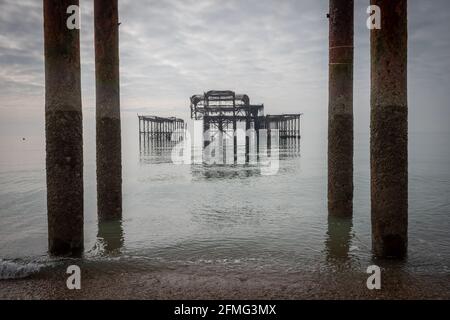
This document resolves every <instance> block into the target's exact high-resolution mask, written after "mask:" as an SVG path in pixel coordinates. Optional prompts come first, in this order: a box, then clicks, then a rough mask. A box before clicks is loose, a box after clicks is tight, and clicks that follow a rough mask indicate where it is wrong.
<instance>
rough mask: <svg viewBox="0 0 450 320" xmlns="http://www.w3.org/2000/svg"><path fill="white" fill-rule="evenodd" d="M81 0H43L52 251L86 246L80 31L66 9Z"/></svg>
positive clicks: (66, 251) (74, 252)
mask: <svg viewBox="0 0 450 320" xmlns="http://www.w3.org/2000/svg"><path fill="white" fill-rule="evenodd" d="M70 5H78V1H76V0H44V43H45V44H44V47H45V134H46V153H47V156H46V173H47V212H48V247H49V253H50V254H52V255H72V256H77V255H80V254H81V253H82V252H83V127H82V126H83V122H82V114H81V81H80V33H79V30H76V29H74V30H69V29H68V28H67V25H66V20H67V18H68V17H69V15H68V14H67V13H66V11H67V8H68V7H69V6H70Z"/></svg>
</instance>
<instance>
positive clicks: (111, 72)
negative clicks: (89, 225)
mask: <svg viewBox="0 0 450 320" xmlns="http://www.w3.org/2000/svg"><path fill="white" fill-rule="evenodd" d="M94 19H95V75H96V99H97V108H96V119H97V120H96V123H97V210H98V217H99V219H101V220H110V219H120V218H121V217H122V155H121V152H122V151H121V132H120V89H119V14H118V3H117V0H95V1H94Z"/></svg>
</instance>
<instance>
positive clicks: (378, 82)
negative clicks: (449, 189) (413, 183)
mask: <svg viewBox="0 0 450 320" xmlns="http://www.w3.org/2000/svg"><path fill="white" fill-rule="evenodd" d="M371 3H372V4H373V5H377V6H379V7H380V9H381V29H379V30H377V29H374V30H372V31H371V125H370V127H371V139H370V144H371V147H370V160H371V161H370V162H371V195H372V197H371V205H372V247H373V252H374V254H375V255H376V256H379V257H397V258H401V257H404V256H405V255H406V253H407V247H408V99H407V51H408V23H407V0H396V1H391V0H377V1H375V0H372V1H371Z"/></svg>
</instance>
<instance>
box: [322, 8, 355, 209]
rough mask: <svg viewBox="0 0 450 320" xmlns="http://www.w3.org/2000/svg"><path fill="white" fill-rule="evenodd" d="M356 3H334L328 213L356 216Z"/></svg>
mask: <svg viewBox="0 0 450 320" xmlns="http://www.w3.org/2000/svg"><path fill="white" fill-rule="evenodd" d="M353 11H354V1H353V0H330V13H329V19H330V21H329V23H330V29H329V33H330V39H329V49H330V52H329V107H328V213H329V214H330V215H333V216H351V215H352V213H353V19H354V13H353Z"/></svg>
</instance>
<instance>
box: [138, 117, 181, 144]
mask: <svg viewBox="0 0 450 320" xmlns="http://www.w3.org/2000/svg"><path fill="white" fill-rule="evenodd" d="M138 118H139V138H140V136H141V134H144V135H147V136H148V137H150V138H151V139H170V138H171V137H172V134H173V133H174V132H178V133H180V136H182V135H181V133H182V130H184V129H185V127H186V126H185V123H184V120H183V119H179V118H176V117H169V118H162V117H157V116H139V115H138Z"/></svg>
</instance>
